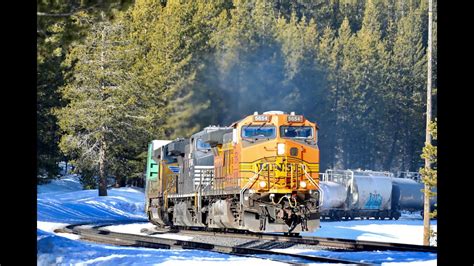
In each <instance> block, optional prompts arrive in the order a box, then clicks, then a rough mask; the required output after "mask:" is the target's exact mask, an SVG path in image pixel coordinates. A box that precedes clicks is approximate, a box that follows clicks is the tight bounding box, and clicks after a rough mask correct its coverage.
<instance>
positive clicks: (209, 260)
mask: <svg viewBox="0 0 474 266" xmlns="http://www.w3.org/2000/svg"><path fill="white" fill-rule="evenodd" d="M37 234H38V241H37V242H38V257H37V265H58V264H59V265H114V266H115V265H170V266H171V265H173V266H174V265H191V264H192V265H193V266H198V265H199V266H206V265H222V264H224V263H225V264H226V265H232V266H240V265H242V264H244V263H245V264H247V263H249V264H252V265H257V264H258V265H285V264H284V263H278V262H271V261H268V260H262V259H257V258H243V257H238V256H230V255H226V254H220V253H215V252H207V251H199V250H166V249H161V250H157V249H148V248H129V247H117V246H112V245H101V244H94V243H88V242H83V241H75V240H70V239H67V238H64V237H60V236H57V235H55V234H51V233H48V232H45V231H43V230H40V229H38V230H37Z"/></svg>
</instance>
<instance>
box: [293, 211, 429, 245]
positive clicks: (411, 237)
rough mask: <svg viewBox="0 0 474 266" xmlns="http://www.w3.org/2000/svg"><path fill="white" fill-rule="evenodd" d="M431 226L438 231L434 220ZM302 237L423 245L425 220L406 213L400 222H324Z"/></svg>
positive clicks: (417, 215)
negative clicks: (315, 229)
mask: <svg viewBox="0 0 474 266" xmlns="http://www.w3.org/2000/svg"><path fill="white" fill-rule="evenodd" d="M416 217H418V218H416ZM431 225H432V229H433V230H434V231H436V230H437V221H436V220H432V221H431ZM302 235H304V236H320V237H334V238H345V239H356V240H368V241H381V242H392V243H405V244H414V245H422V244H423V220H422V219H421V216H420V215H419V213H418V214H408V213H406V214H405V213H404V214H402V217H401V218H400V219H399V220H398V221H396V220H358V219H356V220H352V221H339V222H332V221H322V222H321V228H320V229H319V230H317V231H316V232H314V233H303V234H302Z"/></svg>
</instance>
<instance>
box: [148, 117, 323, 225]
mask: <svg viewBox="0 0 474 266" xmlns="http://www.w3.org/2000/svg"><path fill="white" fill-rule="evenodd" d="M317 132H318V127H317V125H316V124H315V123H312V122H310V121H308V120H307V119H306V118H305V117H304V116H303V115H295V114H294V113H293V112H292V113H290V114H287V113H283V112H279V111H272V112H265V113H263V114H258V113H257V112H256V113H254V114H253V115H250V116H247V117H245V118H244V119H242V120H240V121H237V122H235V123H233V124H232V125H230V126H229V127H217V126H210V127H206V128H205V129H204V130H202V131H200V132H197V133H195V134H194V135H192V136H191V137H190V138H189V139H176V140H174V141H168V140H154V141H152V142H151V143H150V144H149V150H148V162H147V173H146V176H147V178H146V212H147V214H148V217H149V220H150V221H151V222H152V223H154V224H156V225H159V226H183V227H206V228H223V229H241V230H249V231H253V232H284V233H299V232H301V231H309V232H312V231H315V230H316V229H317V228H319V218H320V214H319V199H320V195H321V193H322V191H321V189H320V187H319V149H318V145H317V141H318V139H317Z"/></svg>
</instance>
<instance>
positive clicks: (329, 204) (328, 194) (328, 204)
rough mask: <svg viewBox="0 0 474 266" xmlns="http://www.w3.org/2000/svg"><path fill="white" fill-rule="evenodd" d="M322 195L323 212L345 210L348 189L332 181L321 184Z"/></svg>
mask: <svg viewBox="0 0 474 266" xmlns="http://www.w3.org/2000/svg"><path fill="white" fill-rule="evenodd" d="M319 184H320V187H321V190H322V191H323V193H322V198H323V200H322V206H321V210H322V211H323V210H328V209H340V208H344V203H345V202H346V199H347V190H346V187H345V186H344V185H342V184H338V183H336V182H332V181H321V182H319Z"/></svg>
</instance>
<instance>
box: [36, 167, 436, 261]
mask: <svg viewBox="0 0 474 266" xmlns="http://www.w3.org/2000/svg"><path fill="white" fill-rule="evenodd" d="M97 194H98V193H97V190H81V185H80V183H79V181H78V176H77V175H68V176H66V177H64V178H62V179H61V180H54V181H52V182H51V183H49V184H45V185H40V186H38V195H37V217H38V221H37V244H38V245H37V249H38V253H37V261H38V263H37V264H38V265H51V264H61V265H62V264H66V265H70V264H73V265H143V264H146V265H148V264H152V265H190V264H192V265H196V266H197V265H222V264H224V263H225V264H230V265H242V264H244V263H245V264H252V265H257V264H258V265H259V266H260V265H284V264H282V263H279V262H274V261H269V260H264V259H258V258H246V257H238V256H230V255H225V254H220V253H214V252H207V251H197V250H155V249H146V248H132V247H130V248H129V247H117V246H112V245H101V244H94V243H89V242H84V241H77V239H78V236H77V235H73V234H66V233H54V230H55V229H58V228H62V227H64V226H66V225H68V224H78V223H99V222H104V223H109V222H121V223H128V224H126V225H111V226H108V227H107V229H108V230H111V231H117V232H126V233H134V234H143V233H141V229H142V228H148V229H151V228H153V225H152V224H150V223H148V221H147V218H146V215H145V213H144V207H145V204H144V193H143V190H142V189H136V188H117V189H115V188H113V189H109V190H108V196H107V197H99V196H98V195H97ZM422 224H423V223H422V220H421V216H419V214H403V215H402V217H401V218H400V220H398V221H393V220H384V221H380V220H353V221H341V222H329V221H323V222H321V228H320V229H319V230H318V231H317V232H315V233H309V234H308V233H305V234H303V235H313V236H325V237H335V238H349V239H359V240H374V241H386V242H399V243H411V244H420V243H421V242H420V241H421V235H422V231H423V227H422ZM432 224H434V225H436V221H432ZM154 236H155V237H165V238H173V239H183V238H178V236H177V235H173V234H156V235H154ZM180 237H181V236H180ZM183 237H185V236H183ZM185 238H186V237H185ZM284 251H285V252H287V253H304V254H309V255H321V256H331V257H337V258H341V259H347V260H365V261H369V262H372V263H381V264H382V265H411V266H415V265H436V254H430V253H422V252H393V251H378V252H333V251H315V250H301V249H299V250H298V249H291V248H290V249H285V250H284ZM312 265H313V264H312Z"/></svg>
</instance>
